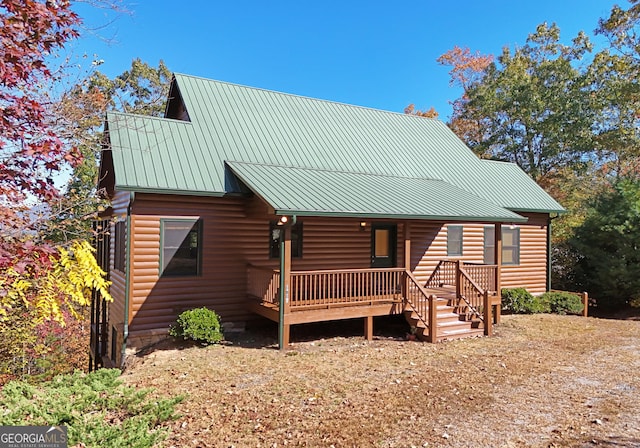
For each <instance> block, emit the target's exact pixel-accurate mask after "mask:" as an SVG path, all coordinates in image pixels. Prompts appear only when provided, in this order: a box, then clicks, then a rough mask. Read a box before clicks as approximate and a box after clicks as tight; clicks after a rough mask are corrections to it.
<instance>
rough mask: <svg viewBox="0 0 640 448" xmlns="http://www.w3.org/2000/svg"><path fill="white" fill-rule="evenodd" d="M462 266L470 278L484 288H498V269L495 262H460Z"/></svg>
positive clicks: (493, 289)
mask: <svg viewBox="0 0 640 448" xmlns="http://www.w3.org/2000/svg"><path fill="white" fill-rule="evenodd" d="M460 268H461V269H464V270H465V272H466V273H467V274H468V276H469V278H470V279H472V280H473V282H474V283H475V284H476V285H478V286H479V287H480V288H481V289H483V290H488V291H495V290H496V269H498V266H497V265H495V264H479V263H464V264H463V263H460Z"/></svg>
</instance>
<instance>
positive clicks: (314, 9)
mask: <svg viewBox="0 0 640 448" xmlns="http://www.w3.org/2000/svg"><path fill="white" fill-rule="evenodd" d="M124 2H125V5H126V6H127V8H128V9H129V10H130V11H131V14H121V15H118V16H117V17H116V16H114V14H112V13H107V12H105V11H101V10H96V9H90V8H88V7H86V6H82V5H81V6H79V7H78V11H79V12H80V14H81V16H82V17H83V18H84V20H85V24H86V26H87V27H89V28H94V27H98V26H103V25H105V24H107V26H106V27H103V28H102V29H99V30H96V31H95V34H96V35H93V36H92V35H91V33H85V35H84V37H83V38H81V39H80V40H79V41H78V42H77V43H76V44H75V46H74V48H73V51H74V52H75V53H76V54H82V53H87V54H88V55H89V56H92V55H93V54H97V56H98V58H99V59H103V60H104V61H105V62H104V64H103V65H102V66H101V67H100V70H101V71H103V72H104V73H105V74H107V75H108V76H115V75H117V74H119V73H121V72H123V71H124V70H126V69H127V68H128V67H129V66H130V64H131V60H132V59H133V58H136V57H139V58H141V59H142V60H144V61H147V62H149V63H150V64H152V65H156V64H157V63H158V61H159V60H160V59H162V60H164V62H165V63H166V65H167V66H168V67H169V69H171V70H172V71H176V72H181V73H187V74H192V75H197V76H202V77H206V78H212V79H218V80H221V81H228V82H232V83H238V84H244V85H249V86H253V87H260V88H265V89H270V90H277V91H281V92H288V93H293V94H298V95H304V96H310V97H315V98H322V99H327V100H332V101H339V102H344V103H349V104H357V105H361V106H367V107H373V108H378V109H385V110H391V111H397V112H401V111H402V110H403V109H404V107H405V106H406V105H408V104H409V103H415V104H416V106H417V107H418V108H421V109H423V108H429V107H430V106H434V107H435V108H436V109H437V110H438V111H439V112H440V116H441V118H443V119H446V118H447V117H448V116H449V114H450V113H451V107H450V105H449V101H452V100H454V99H456V98H457V97H458V96H459V95H460V92H459V91H458V90H457V89H455V88H452V87H450V86H449V83H448V81H449V76H448V73H447V72H448V69H447V68H446V67H443V66H440V65H438V64H437V62H436V58H437V57H438V56H439V55H441V54H442V53H444V52H445V51H447V50H449V49H451V48H452V47H453V46H454V45H458V46H463V47H464V46H466V47H470V48H471V49H472V50H479V51H480V52H482V53H491V54H495V55H497V54H499V53H500V51H501V49H502V47H504V46H511V47H513V46H515V45H522V44H524V42H525V40H526V38H527V35H528V34H530V33H532V32H533V31H535V28H536V26H537V25H538V24H540V23H542V22H548V23H552V22H555V23H557V24H558V26H559V27H560V29H561V31H562V39H563V40H565V41H567V42H569V41H570V39H571V38H573V37H574V36H575V35H576V34H577V32H578V31H580V30H584V31H585V32H587V33H588V34H590V35H591V34H592V31H593V29H594V28H595V27H596V26H597V22H598V18H600V17H606V16H607V15H608V13H609V11H610V9H611V6H612V5H613V4H614V3H615V2H614V1H609V0H535V1H531V0H528V1H520V0H474V1H466V0H458V1H435V0H422V1H419V0H415V1H403V0H398V1H394V2H391V1H378V0H369V1H361V0H353V1H351V0H341V1H335V0H324V1H315V2H309V1H304V0H298V1H293V0H291V1H278V0H272V1H234V0H227V1H219V0H207V1H201V0H188V1H184V2H176V1H171V2H169V1H164V0H139V1H138V2H137V3H133V2H132V1H131V2H130V1H128V0H124ZM619 3H621V5H622V6H623V7H624V8H626V7H627V6H628V4H627V3H626V0H619ZM114 19H115V20H114ZM111 21H112V22H111Z"/></svg>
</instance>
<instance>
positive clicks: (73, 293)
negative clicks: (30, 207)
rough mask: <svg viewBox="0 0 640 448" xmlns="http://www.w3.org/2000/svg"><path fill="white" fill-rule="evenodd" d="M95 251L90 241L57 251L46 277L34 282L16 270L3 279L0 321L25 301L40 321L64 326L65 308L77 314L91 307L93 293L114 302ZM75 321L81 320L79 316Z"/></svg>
mask: <svg viewBox="0 0 640 448" xmlns="http://www.w3.org/2000/svg"><path fill="white" fill-rule="evenodd" d="M94 252H95V249H94V248H93V247H91V245H90V244H89V242H87V241H74V242H72V243H71V245H70V247H69V248H65V247H58V255H57V257H52V260H51V261H52V266H51V268H50V269H49V270H48V271H47V272H46V275H44V276H39V277H37V278H35V277H34V276H33V275H32V274H30V273H29V272H25V273H22V274H19V273H18V272H16V271H15V270H13V269H9V270H7V272H5V273H4V275H2V276H0V319H2V318H4V317H6V316H7V315H8V313H9V312H10V311H11V309H12V308H13V306H14V305H15V304H16V303H17V302H19V301H22V302H23V303H24V304H25V305H26V306H27V307H33V308H34V309H35V310H36V313H35V314H36V316H37V318H38V319H40V320H42V319H47V320H48V319H53V320H56V321H58V322H60V323H62V324H64V319H63V315H62V309H63V307H66V308H68V309H69V310H70V311H71V312H72V313H73V314H74V315H76V314H77V312H76V308H77V305H80V306H87V305H89V304H90V303H91V293H92V291H93V290H96V291H98V293H99V294H100V295H101V296H102V297H103V298H104V299H105V300H108V301H112V300H113V299H112V297H111V295H110V294H109V285H110V282H108V281H107V280H106V279H105V276H106V273H105V272H104V271H103V270H102V269H101V268H100V266H99V265H98V263H97V262H96V259H95V257H94V255H93V254H94ZM76 317H78V316H77V315H76Z"/></svg>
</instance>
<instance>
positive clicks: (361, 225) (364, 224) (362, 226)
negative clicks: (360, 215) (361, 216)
mask: <svg viewBox="0 0 640 448" xmlns="http://www.w3.org/2000/svg"><path fill="white" fill-rule="evenodd" d="M366 228H367V222H366V221H360V230H364V229H366Z"/></svg>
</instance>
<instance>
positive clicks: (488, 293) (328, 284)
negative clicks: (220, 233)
mask: <svg viewBox="0 0 640 448" xmlns="http://www.w3.org/2000/svg"><path fill="white" fill-rule="evenodd" d="M403 228H404V232H403V233H404V235H403V239H404V257H403V260H402V262H399V263H397V264H400V265H401V267H382V268H355V269H323V270H292V269H291V231H290V226H287V225H283V228H282V237H281V243H280V249H281V251H280V255H281V257H280V268H279V269H273V268H267V267H259V266H255V265H248V266H247V296H248V306H249V309H250V310H251V311H252V312H254V313H256V314H258V315H261V316H263V317H266V318H267V319H270V320H272V321H274V322H277V323H278V324H279V346H280V348H285V347H287V346H288V345H289V335H290V328H291V325H296V324H304V323H312V322H322V321H330V320H341V319H353V318H362V319H363V324H364V325H363V327H364V328H363V331H364V337H365V338H366V339H367V340H371V339H372V338H373V322H374V319H373V318H374V317H376V316H385V315H393V314H404V315H405V317H406V319H407V322H408V324H409V325H410V328H411V330H412V332H414V333H415V334H416V337H418V338H419V339H421V340H424V341H428V342H438V341H442V340H445V339H454V338H458V337H465V336H474V335H482V334H483V335H487V336H490V335H491V334H492V327H493V325H494V324H495V323H498V322H499V320H500V304H501V299H500V271H501V270H500V263H501V255H502V234H501V226H500V225H496V226H495V235H494V237H495V242H496V244H495V246H494V256H495V258H494V259H495V260H497V264H495V265H485V264H479V263H468V262H467V263H465V262H462V261H460V260H441V261H440V262H438V264H437V266H436V268H435V269H434V270H433V272H432V273H431V275H430V276H429V278H428V280H427V281H424V280H423V281H420V280H419V279H418V278H417V277H416V275H415V274H414V273H413V272H412V271H411V269H410V267H411V225H410V223H405V224H404V226H403ZM372 241H373V242H372V244H375V236H374V237H373V238H372Z"/></svg>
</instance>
